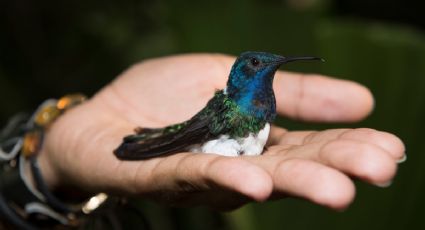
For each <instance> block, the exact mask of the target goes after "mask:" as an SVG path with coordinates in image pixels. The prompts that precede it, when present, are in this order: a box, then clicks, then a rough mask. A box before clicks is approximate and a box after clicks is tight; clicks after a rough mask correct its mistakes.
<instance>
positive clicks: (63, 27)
mask: <svg viewBox="0 0 425 230" xmlns="http://www.w3.org/2000/svg"><path fill="white" fill-rule="evenodd" d="M424 10H425V7H423V6H421V2H420V1H417V2H415V1H391V0H388V1H385V0H375V1H368V0H357V1H342V0H280V1H278V0H266V1H259V0H247V1H242V0H238V1H225V0H216V1H194V0H192V1H184V3H183V1H178V0H172V1H159V0H156V1H153V0H152V1H136V0H123V1H120V2H119V3H118V2H116V1H63V2H60V1H53V0H48V1H31V0H16V1H4V0H2V1H0V105H1V113H0V124H4V123H5V122H6V120H7V118H8V117H10V116H11V115H12V114H14V113H15V112H17V111H21V110H32V109H34V108H35V107H36V106H37V105H38V103H40V102H41V101H43V100H44V99H46V98H50V97H59V96H61V95H63V94H66V93H69V92H77V91H78V92H83V93H86V94H88V95H91V94H93V93H94V92H96V91H97V90H98V89H99V88H100V87H102V86H103V85H105V84H106V83H108V82H109V81H111V80H112V79H113V78H114V77H115V76H117V74H119V73H120V72H121V71H123V70H124V69H125V68H126V67H128V66H129V65H131V64H133V63H135V62H138V61H140V60H142V59H145V58H150V57H156V56H163V55H170V54H175V53H186V52H223V53H229V54H234V55H237V54H239V53H240V52H242V51H245V50H262V51H270V52H274V53H280V54H286V55H303V54H308V55H317V56H321V57H323V58H325V59H326V63H324V64H308V65H305V64H291V65H288V66H287V68H288V69H289V70H292V71H301V72H316V73H321V74H326V75H331V76H336V77H338V78H343V79H351V80H354V81H357V82H360V83H362V84H365V85H366V86H368V87H369V88H370V89H371V90H372V92H373V93H374V95H375V97H376V108H375V111H374V112H373V114H372V115H371V116H370V117H369V118H368V119H366V120H365V121H363V122H361V123H357V124H350V125H346V124H344V125H322V124H304V123H300V122H294V121H290V120H287V119H285V118H281V119H279V123H281V124H282V125H284V126H285V127H287V128H289V129H324V128H335V127H347V126H348V127H364V126H366V127H371V128H376V129H380V130H385V131H389V132H393V133H395V134H397V135H398V136H400V137H401V138H402V139H403V141H404V142H405V144H406V146H407V154H408V161H407V162H405V163H403V164H402V165H400V167H399V172H398V175H397V176H396V178H395V180H394V182H393V185H392V186H391V187H389V188H385V189H383V188H377V187H373V186H371V185H367V184H364V183H361V182H359V183H357V197H356V200H355V201H354V203H353V204H352V205H351V206H350V208H348V209H347V210H345V211H344V212H341V213H339V212H335V211H332V210H328V209H326V208H323V207H319V206H317V205H314V204H311V203H308V202H306V201H302V200H298V199H293V198H289V199H285V200H281V201H275V202H268V203H264V204H250V205H247V206H245V207H243V208H241V209H239V210H236V211H234V212H231V213H217V212H213V211H210V210H207V209H204V208H192V209H176V208H167V207H163V206H159V205H156V204H154V203H150V202H146V201H138V202H140V206H141V208H142V209H143V210H144V212H145V214H146V215H147V217H148V219H150V222H151V224H152V226H153V229H238V230H239V229H240V230H242V229H247V230H251V229H362V228H367V229H425V221H424V220H423V218H424V216H425V198H424V195H423V194H425V167H424V166H425V157H424V154H423V152H424V151H425V143H424V141H423V140H422V139H423V136H422V135H421V134H422V133H421V129H423V128H425V33H424V31H423V29H424V28H425V16H424V13H423V11H424Z"/></svg>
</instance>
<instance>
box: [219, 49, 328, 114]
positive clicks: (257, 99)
mask: <svg viewBox="0 0 425 230" xmlns="http://www.w3.org/2000/svg"><path fill="white" fill-rule="evenodd" d="M297 60H320V58H316V57H283V56H280V55H275V54H270V53H265V52H244V53H242V54H241V55H240V56H239V57H238V58H237V59H236V61H235V63H234V64H233V66H232V70H231V72H230V76H229V80H228V82H227V88H226V93H227V94H228V95H229V97H230V98H231V99H233V100H234V101H235V102H236V103H237V104H238V105H239V107H240V108H241V110H242V112H244V113H248V114H251V115H254V116H256V117H258V118H260V119H265V120H267V121H272V120H273V119H274V118H275V116H276V102H275V97H274V92H273V78H274V74H275V73H276V70H277V69H278V68H279V67H280V66H281V65H282V64H284V63H287V62H291V61H297Z"/></svg>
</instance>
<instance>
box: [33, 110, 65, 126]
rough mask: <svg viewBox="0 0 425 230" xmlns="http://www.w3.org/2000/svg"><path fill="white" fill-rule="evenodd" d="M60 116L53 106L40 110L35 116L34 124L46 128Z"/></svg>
mask: <svg viewBox="0 0 425 230" xmlns="http://www.w3.org/2000/svg"><path fill="white" fill-rule="evenodd" d="M59 115H60V110H58V109H57V108H56V107H54V106H46V107H44V108H42V109H41V110H40V111H39V112H38V113H37V114H36V116H35V120H34V121H35V123H36V124H37V125H38V126H42V127H46V126H47V125H49V124H50V123H52V122H53V121H54V120H55V119H56V118H57V117H58V116H59Z"/></svg>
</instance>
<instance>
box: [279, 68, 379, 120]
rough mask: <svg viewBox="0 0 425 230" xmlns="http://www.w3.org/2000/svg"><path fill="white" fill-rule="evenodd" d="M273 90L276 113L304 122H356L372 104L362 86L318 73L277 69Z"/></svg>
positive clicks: (367, 112)
mask: <svg viewBox="0 0 425 230" xmlns="http://www.w3.org/2000/svg"><path fill="white" fill-rule="evenodd" d="M274 90H275V94H276V102H277V109H278V112H279V113H281V114H283V115H286V116H288V117H291V118H295V119H300V120H305V121H320V122H352V121H358V120H361V119H363V118H364V117H366V116H367V115H368V114H369V113H370V112H371V111H372V109H373V105H374V101H373V97H372V94H371V93H370V91H369V90H368V89H367V88H365V87H364V86H361V85H359V84H357V83H355V82H351V81H346V80H338V79H332V78H329V77H325V76H320V75H302V74H296V73H288V72H280V71H278V72H277V73H276V77H275V81H274Z"/></svg>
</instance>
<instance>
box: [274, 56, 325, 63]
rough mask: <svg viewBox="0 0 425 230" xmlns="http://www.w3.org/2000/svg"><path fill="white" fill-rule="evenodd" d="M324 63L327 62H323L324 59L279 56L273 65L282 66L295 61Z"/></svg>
mask: <svg viewBox="0 0 425 230" xmlns="http://www.w3.org/2000/svg"><path fill="white" fill-rule="evenodd" d="M311 60H313V61H316V60H319V61H322V62H324V61H325V60H323V59H322V58H319V57H283V56H278V57H277V60H276V61H275V62H272V63H273V64H278V65H282V64H285V63H288V62H293V61H311Z"/></svg>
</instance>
